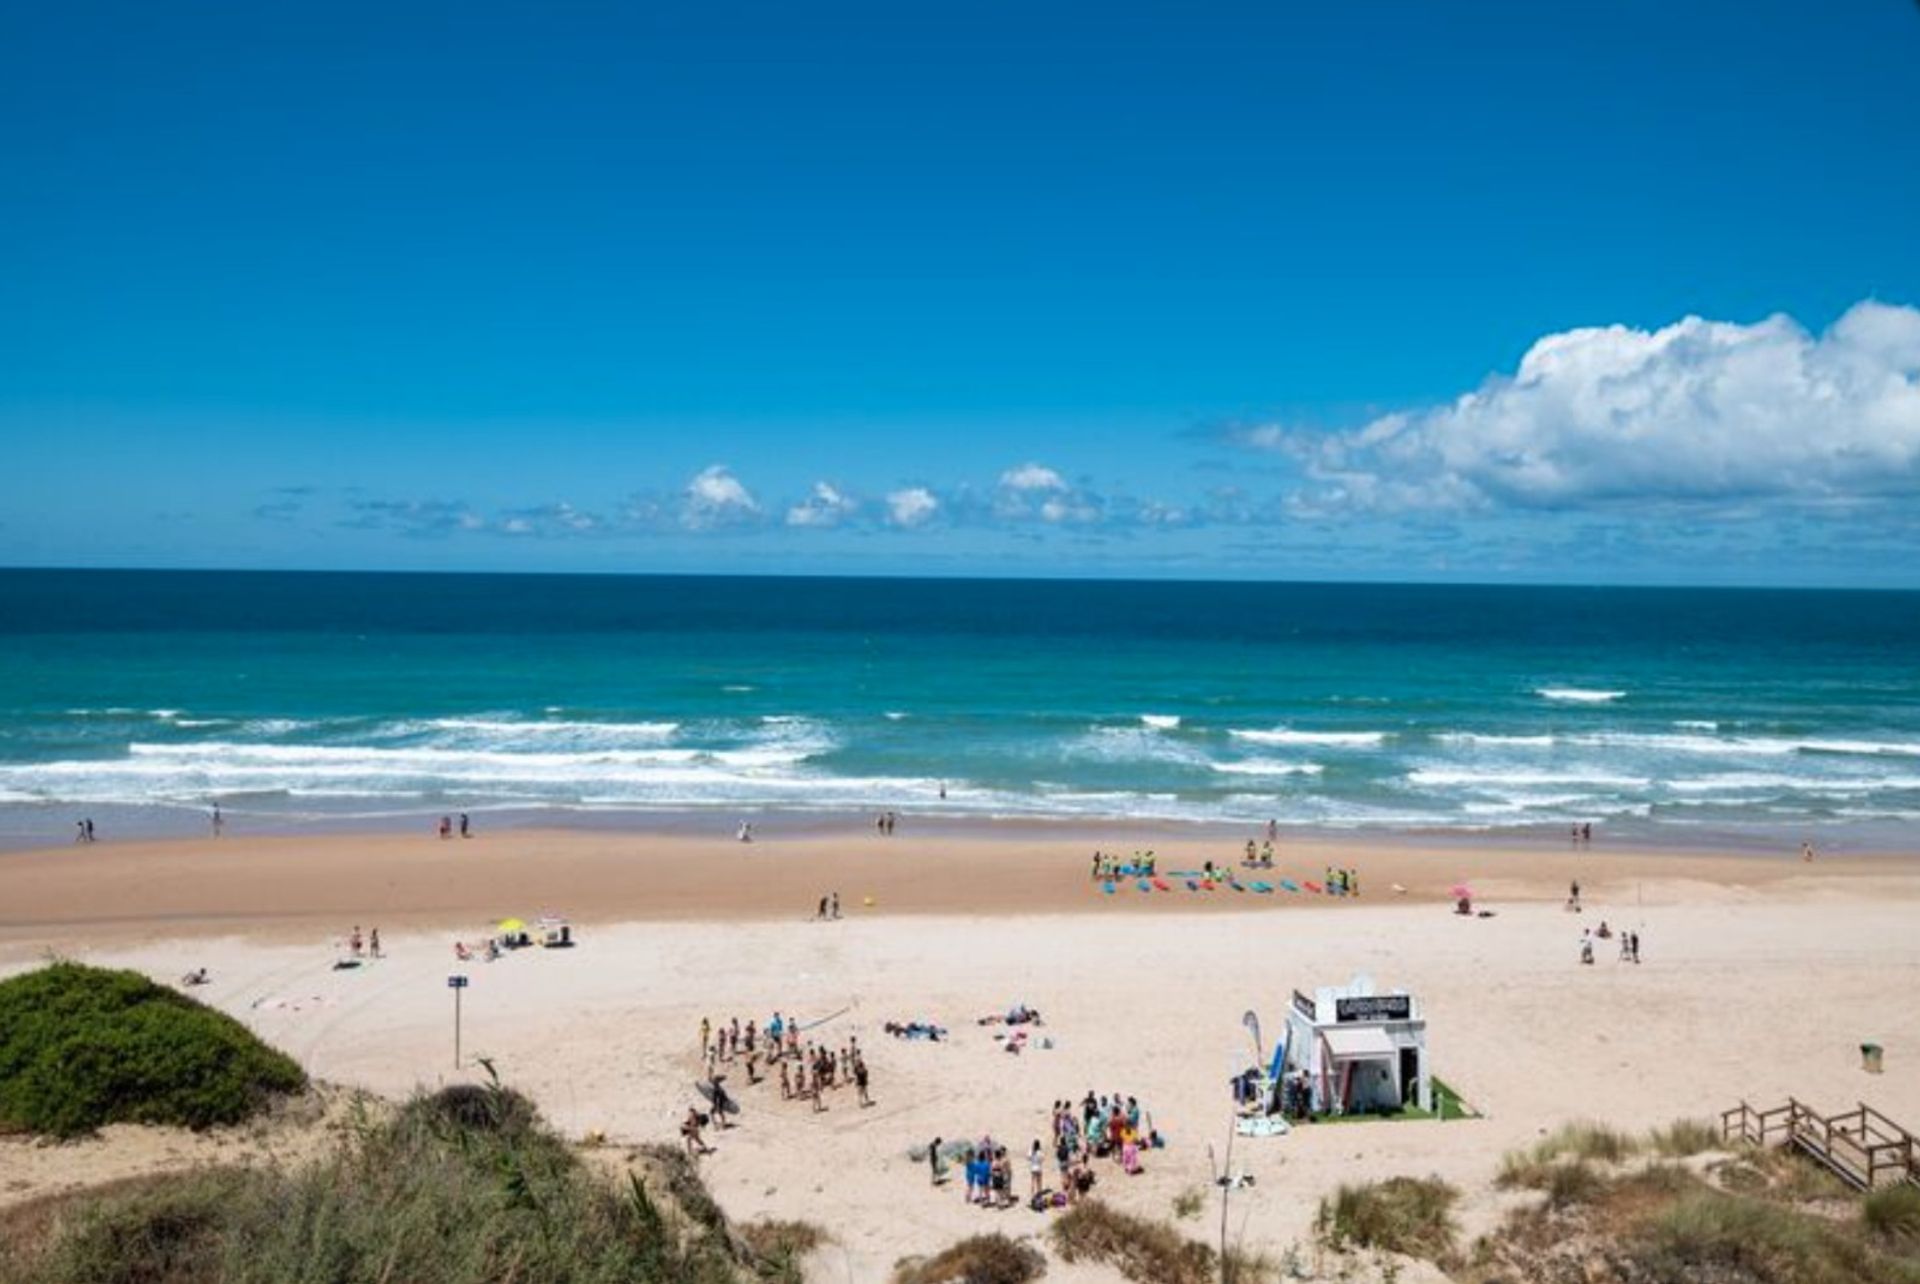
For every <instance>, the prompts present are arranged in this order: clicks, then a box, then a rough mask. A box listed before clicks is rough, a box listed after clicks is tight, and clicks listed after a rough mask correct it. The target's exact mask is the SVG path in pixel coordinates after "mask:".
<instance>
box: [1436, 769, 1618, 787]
mask: <svg viewBox="0 0 1920 1284" xmlns="http://www.w3.org/2000/svg"><path fill="white" fill-rule="evenodd" d="M1406 778H1407V782H1408V783H1409V784H1413V785H1418V786H1420V787H1421V788H1423V789H1428V788H1440V789H1447V788H1465V789H1481V788H1487V787H1492V786H1500V785H1521V786H1531V785H1548V786H1551V785H1596V786H1599V787H1602V788H1607V789H1645V788H1646V787H1647V786H1648V785H1649V784H1651V783H1652V781H1650V780H1648V779H1647V778H1646V777H1645V776H1623V775H1619V774H1617V773H1615V772H1609V771H1600V770H1597V769H1583V768H1578V767H1571V768H1568V769H1567V770H1565V771H1523V770H1519V769H1514V770H1507V769H1504V768H1490V769H1486V770H1477V769H1469V768H1455V767H1420V768H1416V769H1415V770H1413V771H1410V772H1408V773H1407V777H1406Z"/></svg>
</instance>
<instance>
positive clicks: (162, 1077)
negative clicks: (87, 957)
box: [0, 962, 306, 1138]
mask: <svg viewBox="0 0 1920 1284" xmlns="http://www.w3.org/2000/svg"><path fill="white" fill-rule="evenodd" d="M305 1086H306V1075H305V1074H304V1073H303V1072H302V1071H301V1069H300V1067H299V1066H298V1065H296V1064H295V1063H294V1062H293V1061H292V1060H291V1059H290V1058H288V1057H286V1056H283V1055H282V1054H281V1053H279V1052H276V1051H275V1050H274V1049H272V1048H270V1047H268V1046H267V1045H266V1044H264V1043H262V1042H261V1041H260V1040H259V1039H257V1038H255V1037H254V1036H253V1034H252V1033H251V1032H250V1031H248V1030H247V1028H246V1027H245V1026H243V1025H241V1024H240V1023H239V1022H238V1021H235V1020H234V1019H233V1018H231V1017H229V1016H227V1015H225V1014H224V1013H221V1012H216V1011H214V1010H213V1009H212V1008H209V1007H206V1006H205V1005H203V1004H200V1003H197V1002H195V1001H194V1000H193V999H190V998H188V997H187V996H186V995H184V994H181V993H179V992H177V991H175V990H170V989H168V988H166V987H165V986H161V985H155V984H154V983H153V982H152V981H150V980H148V979H147V978H146V977H144V976H142V975H141V974H140V973H138V972H125V971H113V970H109V969H105V968H96V967H87V966H84V965H82V964H79V963H64V962H62V963H54V964H51V965H49V966H47V967H43V968H39V969H37V970H35V971H32V972H25V973H22V974H21V975H19V976H16V977H12V978H11V979H9V980H6V981H0V1131H18V1132H32V1133H40V1134H44V1135H47V1136H52V1137H61V1138H68V1137H76V1136H81V1135H83V1134H86V1133H90V1132H93V1131H94V1130H96V1129H98V1128H100V1127H102V1126H103V1125H106V1124H110V1123H140V1124H171V1125H176V1126H180V1127H186V1128H209V1127H213V1126H214V1125H217V1124H233V1123H239V1122H241V1121H242V1120H245V1119H247V1118H249V1117H251V1116H252V1115H254V1114H257V1113H258V1112H260V1111H261V1110H263V1109H265V1108H266V1107H267V1106H268V1105H270V1104H271V1103H272V1101H273V1100H274V1098H275V1097H276V1096H279V1095H281V1094H286V1093H293V1092H298V1091H299V1090H300V1089H301V1088H303V1087H305Z"/></svg>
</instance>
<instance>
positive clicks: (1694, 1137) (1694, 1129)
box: [1647, 1119, 1726, 1159]
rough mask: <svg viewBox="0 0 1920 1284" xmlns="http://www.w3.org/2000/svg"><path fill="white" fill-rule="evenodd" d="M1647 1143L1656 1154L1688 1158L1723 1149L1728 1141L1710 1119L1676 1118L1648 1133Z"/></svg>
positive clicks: (1666, 1156) (1668, 1157) (1672, 1157)
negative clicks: (1725, 1140) (1724, 1139)
mask: <svg viewBox="0 0 1920 1284" xmlns="http://www.w3.org/2000/svg"><path fill="white" fill-rule="evenodd" d="M1647 1145H1648V1146H1650V1147H1651V1148H1652V1149H1653V1152H1654V1153H1655V1154H1657V1155H1661V1156H1663V1157H1665V1158H1667V1159H1687V1158H1691V1157H1692V1156H1694V1155H1700V1154H1705V1153H1706V1152H1708V1151H1712V1150H1722V1149H1724V1148H1725V1146H1726V1143H1725V1142H1724V1141H1723V1140H1722V1139H1721V1137H1720V1130H1719V1128H1717V1127H1715V1126H1714V1125H1713V1123H1712V1122H1711V1121H1709V1120H1705V1119H1676V1120H1674V1121H1673V1122H1672V1123H1670V1124H1668V1125H1667V1126H1666V1127H1664V1128H1655V1129H1654V1130H1653V1131H1652V1132H1650V1133H1648V1134H1647Z"/></svg>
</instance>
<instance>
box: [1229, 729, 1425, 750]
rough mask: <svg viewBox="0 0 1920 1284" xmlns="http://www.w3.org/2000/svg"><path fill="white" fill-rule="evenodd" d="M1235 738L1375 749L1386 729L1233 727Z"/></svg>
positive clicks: (1341, 747) (1231, 733)
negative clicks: (1254, 728) (1265, 729)
mask: <svg viewBox="0 0 1920 1284" xmlns="http://www.w3.org/2000/svg"><path fill="white" fill-rule="evenodd" d="M1227 734H1228V735H1229V736H1232V737H1233V738H1234V739H1235V740H1245V741H1247V742H1248V743H1249V744H1256V745H1324V746H1326V747H1327V748H1330V749H1374V748H1378V747H1379V746H1380V745H1382V744H1384V743H1385V742H1386V739H1387V733H1386V732H1384V731H1295V730H1293V729H1292V728H1289V727H1274V728H1272V729H1271V730H1267V731H1260V730H1245V729H1242V728H1238V727H1236V728H1233V729H1231V730H1229V731H1228V732H1227Z"/></svg>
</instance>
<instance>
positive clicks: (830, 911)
mask: <svg viewBox="0 0 1920 1284" xmlns="http://www.w3.org/2000/svg"><path fill="white" fill-rule="evenodd" d="M813 916H814V918H816V919H836V918H839V917H840V893H838V892H828V893H827V894H826V895H825V896H822V897H821V898H820V908H819V909H817V910H815V911H814V913H813Z"/></svg>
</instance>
